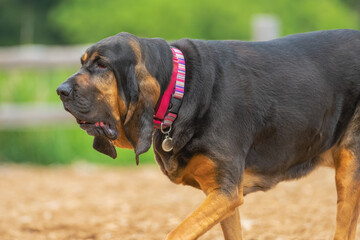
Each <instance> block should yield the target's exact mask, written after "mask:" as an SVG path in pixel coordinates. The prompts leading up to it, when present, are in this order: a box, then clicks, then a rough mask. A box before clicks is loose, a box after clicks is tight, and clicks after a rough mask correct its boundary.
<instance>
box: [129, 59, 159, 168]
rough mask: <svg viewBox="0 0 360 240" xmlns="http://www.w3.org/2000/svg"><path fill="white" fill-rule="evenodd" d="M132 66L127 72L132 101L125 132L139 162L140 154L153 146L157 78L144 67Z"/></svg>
mask: <svg viewBox="0 0 360 240" xmlns="http://www.w3.org/2000/svg"><path fill="white" fill-rule="evenodd" d="M137 70H138V72H137V73H135V67H134V66H130V67H129V69H128V71H127V74H126V78H127V79H126V81H127V90H128V92H129V93H130V102H129V104H128V111H127V114H126V118H125V121H124V132H125V135H126V137H127V139H128V140H129V141H130V143H131V145H132V146H133V147H134V150H135V154H136V164H139V155H140V154H142V153H144V152H147V151H148V150H149V148H150V147H151V142H152V133H153V115H154V94H156V92H157V91H159V90H158V89H156V84H155V83H156V80H155V79H154V78H153V77H151V76H150V75H149V73H147V72H146V71H144V70H143V69H137Z"/></svg>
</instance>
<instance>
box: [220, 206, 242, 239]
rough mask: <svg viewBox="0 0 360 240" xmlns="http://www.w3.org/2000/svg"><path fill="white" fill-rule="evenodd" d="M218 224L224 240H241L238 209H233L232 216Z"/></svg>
mask: <svg viewBox="0 0 360 240" xmlns="http://www.w3.org/2000/svg"><path fill="white" fill-rule="evenodd" d="M220 224H221V228H222V231H223V233H224V237H225V240H241V239H242V233H241V223H240V214H239V209H238V208H236V209H235V211H234V213H233V214H231V215H230V216H229V217H227V218H225V219H224V220H222V221H221V223H220Z"/></svg>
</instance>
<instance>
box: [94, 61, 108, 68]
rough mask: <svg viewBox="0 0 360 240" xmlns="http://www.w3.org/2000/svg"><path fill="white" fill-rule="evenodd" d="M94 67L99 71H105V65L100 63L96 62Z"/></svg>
mask: <svg viewBox="0 0 360 240" xmlns="http://www.w3.org/2000/svg"><path fill="white" fill-rule="evenodd" d="M96 67H97V68H100V69H105V68H106V65H105V64H104V63H102V62H99V61H98V62H96Z"/></svg>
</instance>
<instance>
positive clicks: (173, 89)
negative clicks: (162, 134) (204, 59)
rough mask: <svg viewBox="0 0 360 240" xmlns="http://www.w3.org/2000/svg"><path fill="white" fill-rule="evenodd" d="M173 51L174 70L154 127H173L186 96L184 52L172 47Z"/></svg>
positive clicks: (156, 114) (156, 110)
mask: <svg viewBox="0 0 360 240" xmlns="http://www.w3.org/2000/svg"><path fill="white" fill-rule="evenodd" d="M171 51H172V52H173V72H172V76H171V80H170V83H169V86H168V88H167V89H166V90H165V92H164V94H163V96H162V98H161V99H160V102H159V104H158V106H157V108H156V109H155V115H154V128H160V127H161V125H164V128H167V127H171V125H172V123H173V122H174V121H175V119H176V118H177V114H178V111H179V108H180V105H181V102H182V98H183V96H184V87H185V59H184V55H183V54H182V52H181V51H180V50H179V49H177V48H174V47H171Z"/></svg>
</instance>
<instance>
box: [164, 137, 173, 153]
mask: <svg viewBox="0 0 360 240" xmlns="http://www.w3.org/2000/svg"><path fill="white" fill-rule="evenodd" d="M161 147H162V149H163V150H164V151H165V152H170V151H171V150H173V147H174V146H173V144H172V138H171V137H169V136H166V137H165V139H164V141H163V142H162V144H161Z"/></svg>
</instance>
